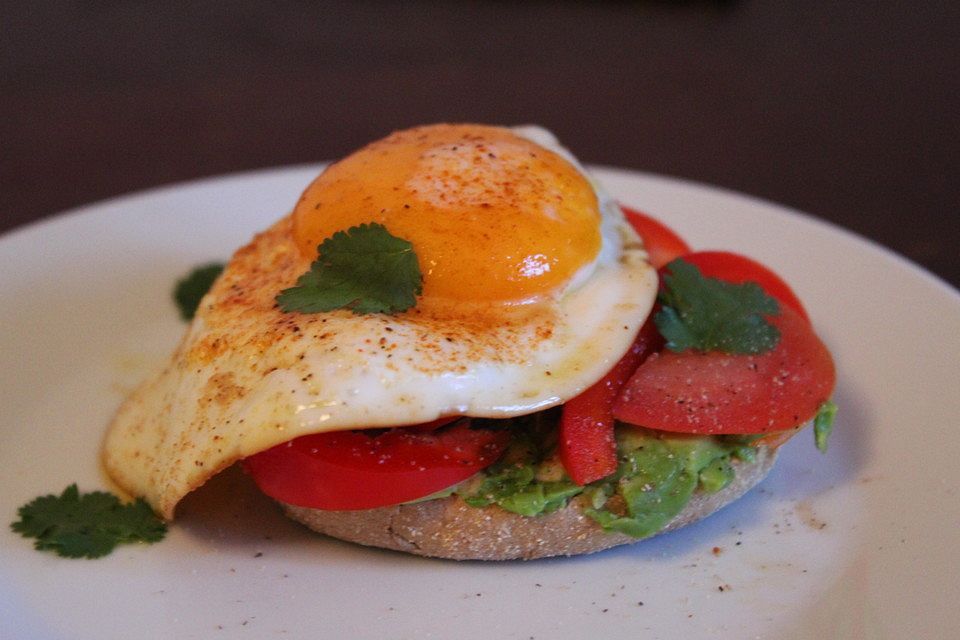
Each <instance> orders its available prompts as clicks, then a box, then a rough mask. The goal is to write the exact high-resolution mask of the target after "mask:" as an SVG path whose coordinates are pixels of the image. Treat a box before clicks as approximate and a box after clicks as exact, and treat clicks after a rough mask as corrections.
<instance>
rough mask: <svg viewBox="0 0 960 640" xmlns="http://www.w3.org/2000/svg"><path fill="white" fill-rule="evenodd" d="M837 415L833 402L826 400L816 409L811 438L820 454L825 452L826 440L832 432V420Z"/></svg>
mask: <svg viewBox="0 0 960 640" xmlns="http://www.w3.org/2000/svg"><path fill="white" fill-rule="evenodd" d="M836 415H837V405H836V404H834V402H833V400H827V401H826V402H824V403H823V404H822V405H820V408H819V409H817V415H816V416H814V417H813V438H814V441H815V442H816V443H817V449H819V450H820V453H826V452H827V439H828V438H829V437H830V434H831V433H832V432H833V419H834V417H835V416H836Z"/></svg>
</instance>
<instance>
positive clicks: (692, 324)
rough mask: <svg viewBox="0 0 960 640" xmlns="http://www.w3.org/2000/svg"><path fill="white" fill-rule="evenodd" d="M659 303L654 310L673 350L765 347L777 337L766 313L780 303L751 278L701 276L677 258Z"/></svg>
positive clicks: (774, 312) (772, 312)
mask: <svg viewBox="0 0 960 640" xmlns="http://www.w3.org/2000/svg"><path fill="white" fill-rule="evenodd" d="M666 271H667V273H665V274H664V276H663V282H664V285H665V286H664V289H663V290H662V291H661V293H660V296H659V301H660V303H661V304H662V305H663V308H662V309H661V310H660V311H659V312H658V313H657V314H656V316H654V322H655V323H656V325H657V329H659V330H660V334H661V335H663V337H664V338H666V340H667V348H668V349H670V350H671V351H686V350H687V349H697V350H699V351H722V352H724V353H753V354H756V353H763V352H764V351H769V350H771V349H773V348H774V347H775V346H776V345H777V343H778V342H779V340H780V331H779V329H777V328H776V327H775V326H773V325H772V324H770V323H769V322H768V321H767V319H766V318H765V317H764V316H765V315H777V314H779V313H780V305H779V304H778V303H777V301H776V299H775V298H772V297H770V296H768V295H767V294H766V293H765V292H764V291H763V289H762V288H761V287H760V285H758V284H756V283H755V282H745V283H742V284H734V283H730V282H724V281H722V280H718V279H716V278H708V277H705V276H704V275H703V274H702V273H701V272H700V270H699V269H698V268H697V267H696V266H694V265H692V264H690V263H689V262H686V261H684V260H683V258H677V259H676V260H674V261H673V262H671V263H670V264H668V265H667V267H666Z"/></svg>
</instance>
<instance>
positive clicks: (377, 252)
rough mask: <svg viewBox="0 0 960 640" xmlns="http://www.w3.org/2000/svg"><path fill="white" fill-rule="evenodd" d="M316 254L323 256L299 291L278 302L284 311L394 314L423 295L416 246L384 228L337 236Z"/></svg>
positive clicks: (293, 289) (356, 229)
mask: <svg viewBox="0 0 960 640" xmlns="http://www.w3.org/2000/svg"><path fill="white" fill-rule="evenodd" d="M317 251H318V253H319V256H318V257H317V259H316V260H315V261H314V262H313V264H311V265H310V270H309V271H307V272H306V273H305V274H303V275H302V276H300V279H299V280H297V284H296V286H294V287H291V288H289V289H284V290H283V291H282V292H280V295H278V296H277V303H279V305H280V308H281V309H282V310H283V311H285V312H290V311H300V312H302V313H319V312H322V311H332V310H334V309H350V310H351V311H353V312H354V313H356V314H364V313H395V312H398V311H406V310H407V309H409V308H410V307H412V306H414V305H415V304H416V301H417V300H416V296H417V295H419V294H420V292H421V291H422V289H423V276H422V275H421V273H420V265H419V264H418V262H417V255H416V253H414V251H413V245H412V244H410V243H409V242H407V241H406V240H403V239H402V238H398V237H396V236H393V235H391V234H390V232H389V231H387V228H386V227H384V226H383V225H382V224H377V223H370V224H361V225H359V226H356V227H351V228H349V229H347V230H346V231H337V232H336V233H334V234H333V235H332V236H330V237H329V238H327V239H326V240H324V241H323V242H322V243H320V246H319V247H318V248H317Z"/></svg>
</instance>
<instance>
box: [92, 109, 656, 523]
mask: <svg viewBox="0 0 960 640" xmlns="http://www.w3.org/2000/svg"><path fill="white" fill-rule="evenodd" d="M515 131H516V132H517V133H519V134H520V135H523V136H525V137H527V138H529V139H531V140H533V141H534V142H537V143H538V144H540V145H541V146H543V147H546V148H548V149H550V150H552V151H554V152H556V153H559V154H561V155H563V156H564V157H565V158H567V159H568V160H570V161H571V162H572V163H574V165H575V166H577V167H578V168H579V170H580V171H582V172H583V173H584V175H586V172H585V171H584V170H583V168H582V167H580V165H579V163H577V161H576V159H575V158H573V156H572V155H571V154H570V153H569V152H568V151H566V150H565V149H563V148H562V147H560V146H559V144H558V143H557V142H556V140H555V139H554V138H553V136H552V135H551V134H549V133H548V132H546V131H545V130H543V129H540V128H535V127H523V128H518V129H516V130H515ZM591 184H593V186H594V188H595V190H596V193H597V196H598V201H599V204H600V210H601V213H602V222H601V237H602V246H601V249H600V251H599V253H598V255H597V257H596V259H595V260H594V261H592V262H591V263H590V264H589V265H587V266H585V267H584V268H582V269H581V270H580V271H579V272H578V273H577V274H576V276H575V277H574V278H573V279H572V280H571V282H570V283H569V284H568V285H567V286H566V287H565V288H564V290H563V291H560V292H557V294H556V295H555V296H553V297H551V298H550V299H548V300H544V301H540V302H538V303H536V304H529V305H519V306H515V307H510V308H503V307H488V308H472V309H464V310H463V313H460V314H456V313H454V314H449V313H448V314H446V315H443V316H436V315H433V314H430V313H424V312H420V311H418V310H417V309H414V310H411V311H408V312H406V313H403V314H397V315H392V316H387V315H382V314H375V315H367V316H358V315H354V314H353V313H352V312H349V311H334V312H330V313H324V314H297V313H293V314H284V313H282V312H280V311H279V310H278V309H276V308H275V305H274V304H273V299H274V296H275V295H276V294H277V293H278V292H279V291H280V290H282V289H284V288H286V287H288V286H291V285H292V283H293V282H295V281H296V279H297V277H298V276H299V275H300V274H301V273H302V272H303V271H305V270H306V268H307V266H308V265H309V261H308V260H305V259H304V258H303V256H302V255H301V254H300V253H299V251H298V249H297V247H296V245H295V243H294V241H293V238H292V233H291V219H290V216H287V217H285V218H284V219H282V220H280V221H279V222H278V223H276V224H275V225H274V226H273V227H271V228H270V229H268V230H267V231H265V232H264V233H261V234H259V235H258V236H257V237H256V238H254V239H253V241H252V242H251V243H250V244H249V245H247V246H246V247H244V248H242V249H240V250H239V251H238V252H237V253H236V254H235V255H234V257H233V258H232V260H231V261H230V263H229V265H228V266H227V268H226V270H225V271H224V274H223V275H222V276H221V278H220V279H219V280H218V281H217V283H216V284H215V285H214V287H213V289H212V290H211V291H210V293H209V294H208V295H207V296H206V297H205V298H204V300H203V302H202V304H201V306H200V308H199V309H198V313H197V316H196V318H195V319H194V321H193V323H192V324H191V326H190V328H189V330H188V331H187V334H186V335H185V337H184V339H183V341H182V343H181V344H180V346H179V348H178V349H177V351H176V352H175V353H174V354H173V357H172V358H171V361H170V363H169V365H168V366H167V367H166V368H165V369H164V370H163V371H162V372H160V373H159V374H157V375H156V376H155V377H153V378H152V379H151V380H149V381H147V382H146V383H145V384H144V385H142V386H141V387H140V388H139V389H138V390H137V391H135V392H134V394H133V395H132V396H131V397H130V398H129V399H128V400H127V401H126V402H125V403H124V405H123V406H122V407H121V408H120V410H119V412H118V414H117V416H116V418H115V419H114V421H113V424H112V425H111V427H110V430H109V432H108V435H107V439H106V442H105V447H104V462H105V465H106V468H107V470H108V472H109V473H110V475H111V476H112V477H113V478H114V479H115V480H116V481H117V482H118V483H119V484H120V485H121V486H122V487H123V488H124V489H126V490H127V491H129V492H130V493H132V494H134V495H138V496H143V497H144V498H145V499H146V500H147V501H148V502H149V503H150V504H151V505H152V506H153V507H154V508H155V509H156V510H157V512H158V513H160V514H161V515H162V516H164V517H166V518H171V517H172V516H173V511H174V508H175V506H176V504H177V502H179V501H180V499H181V498H182V497H183V496H184V495H186V494H187V493H188V492H189V491H191V490H193V489H194V488H196V487H198V486H200V485H201V484H203V482H205V481H206V480H207V479H208V478H210V477H211V476H212V475H214V474H215V473H217V472H218V471H219V470H221V469H223V468H225V467H227V466H229V465H230V464H232V463H234V462H235V461H237V460H239V459H242V458H244V457H247V456H250V455H253V454H255V453H258V452H260V451H263V450H265V449H268V448H270V447H273V446H275V445H277V444H281V443H283V442H285V441H287V440H290V439H292V438H295V437H298V436H301V435H307V434H311V433H319V432H326V431H336V430H343V429H356V428H369V427H382V426H396V425H409V424H417V423H420V422H427V421H430V420H434V419H436V418H438V417H441V416H445V415H454V414H458V415H469V416H484V417H509V416H514V415H520V414H524V413H529V412H532V411H536V410H539V409H543V408H546V407H549V406H553V405H556V404H559V403H562V402H564V401H565V400H567V399H569V398H571V397H573V396H575V395H577V394H578V393H580V392H581V391H583V390H584V389H585V388H587V387H588V386H590V385H591V384H593V383H594V382H595V381H597V380H598V379H599V378H600V377H602V376H603V375H604V374H605V373H606V372H607V371H608V370H609V369H610V367H611V366H612V365H613V364H614V363H615V362H616V361H617V360H618V359H619V358H620V356H621V355H622V354H623V353H624V352H625V351H626V350H627V349H628V348H629V346H630V344H631V342H632V340H633V337H634V335H636V332H637V330H638V329H639V327H640V324H641V323H642V322H643V321H644V319H645V318H646V317H647V315H648V313H649V311H650V308H651V307H652V305H653V302H654V298H655V295H656V290H657V277H656V272H655V271H654V270H653V269H652V267H650V265H649V264H648V263H647V261H646V254H645V252H644V250H643V248H642V245H641V244H640V241H639V238H638V237H637V236H636V234H635V233H634V232H633V231H632V229H630V228H629V225H627V223H626V222H625V221H624V218H623V215H622V212H621V211H620V209H619V207H618V206H617V204H616V202H615V201H613V199H612V198H610V197H609V196H608V195H607V194H606V193H605V192H603V190H602V189H601V188H600V187H599V185H596V183H594V182H592V181H591Z"/></svg>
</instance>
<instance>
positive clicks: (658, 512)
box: [430, 411, 756, 538]
mask: <svg viewBox="0 0 960 640" xmlns="http://www.w3.org/2000/svg"><path fill="white" fill-rule="evenodd" d="M483 422H484V423H485V424H484V425H483V426H484V427H487V428H489V427H491V426H492V425H491V424H486V423H487V421H483ZM489 422H491V423H493V422H496V423H501V424H502V423H505V422H509V423H512V424H510V426H509V427H508V428H510V429H511V431H512V432H513V433H514V437H513V440H512V441H511V444H510V446H509V447H508V449H507V451H506V453H505V454H504V455H503V457H502V458H501V459H500V460H499V461H497V462H496V463H494V464H493V465H491V466H490V467H488V468H487V469H485V470H484V471H482V472H481V473H479V474H477V475H476V476H474V477H473V478H471V479H470V480H468V481H466V482H464V483H462V484H460V485H458V486H457V487H455V488H453V489H452V490H448V491H445V492H442V493H443V495H450V494H452V493H456V494H457V495H459V496H460V497H461V498H463V500H464V501H465V502H466V503H467V504H469V505H471V506H474V507H486V506H489V505H497V506H499V507H500V508H502V509H506V510H507V511H512V512H514V513H518V514H520V515H524V516H536V515H540V514H545V513H550V512H551V511H555V510H557V509H560V508H562V507H564V506H565V505H566V504H567V502H568V501H569V500H570V499H571V498H573V497H574V496H577V495H580V494H583V495H584V497H585V498H586V499H587V500H589V503H590V506H589V507H588V508H587V509H586V510H585V511H584V513H586V515H587V516H589V517H590V518H593V519H594V520H595V521H597V522H598V523H599V524H600V525H601V526H602V527H603V528H604V529H605V530H607V531H617V532H620V533H625V534H627V535H631V536H634V537H637V538H643V537H646V536H649V535H652V534H654V533H656V532H657V531H659V530H660V529H662V528H663V527H664V526H665V525H666V524H667V523H668V522H669V521H670V520H671V519H672V518H673V517H674V516H675V515H677V514H678V513H679V512H680V511H682V510H683V508H684V507H685V506H686V504H687V502H688V501H689V500H690V497H691V496H692V495H693V493H694V491H696V490H697V489H698V488H699V489H700V490H702V491H706V492H708V493H713V492H716V491H720V490H721V489H723V488H724V487H726V486H727V485H728V484H730V482H731V481H732V480H733V477H734V473H735V472H734V467H733V465H732V464H731V461H732V460H733V459H734V458H737V459H740V460H745V461H750V460H753V459H754V457H755V456H756V449H755V448H754V447H753V446H751V442H752V441H753V440H755V439H756V437H750V436H746V437H744V436H693V435H686V434H666V433H663V432H656V431H651V430H648V429H642V428H640V427H634V426H632V425H627V424H618V425H617V426H616V442H617V459H618V465H617V471H616V472H615V473H614V474H612V475H610V476H608V477H606V478H603V479H601V480H598V481H596V482H593V483H591V484H588V485H586V486H579V485H577V484H575V483H574V482H573V481H572V480H571V479H570V478H569V477H568V476H567V474H566V472H565V470H564V468H563V465H562V464H561V462H560V459H559V457H558V455H557V453H556V449H557V447H556V443H557V428H556V424H557V416H556V414H555V413H554V412H551V411H547V412H543V413H538V414H533V415H531V416H524V417H522V418H515V419H511V420H509V421H504V420H498V421H489ZM497 426H498V427H499V426H500V425H497ZM430 497H431V498H432V497H441V496H440V495H434V496H430Z"/></svg>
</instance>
